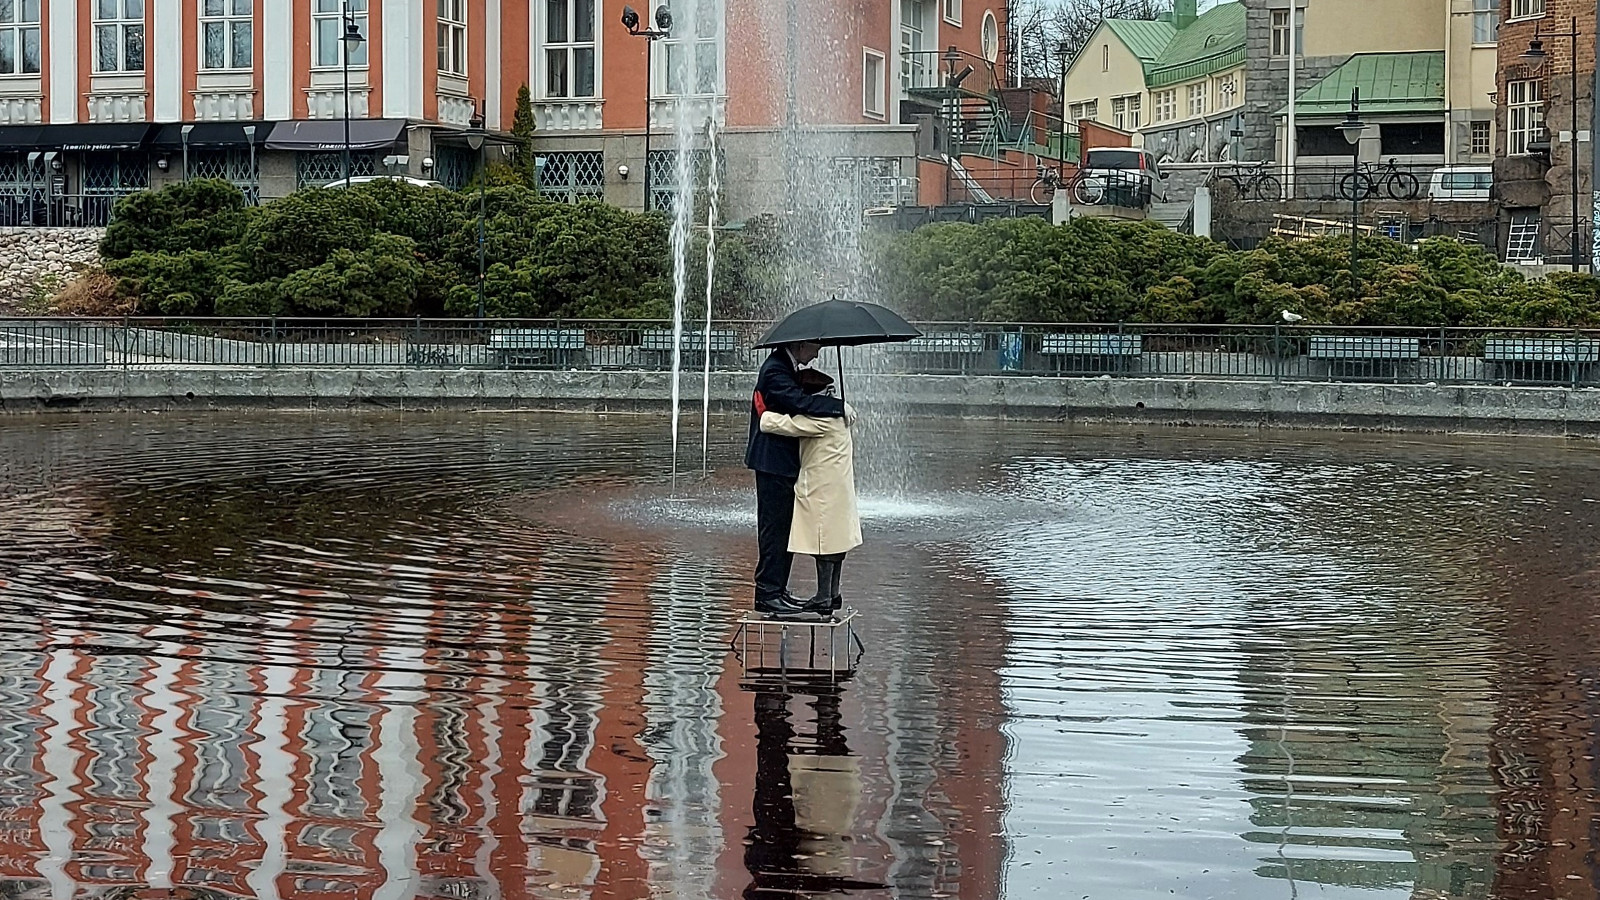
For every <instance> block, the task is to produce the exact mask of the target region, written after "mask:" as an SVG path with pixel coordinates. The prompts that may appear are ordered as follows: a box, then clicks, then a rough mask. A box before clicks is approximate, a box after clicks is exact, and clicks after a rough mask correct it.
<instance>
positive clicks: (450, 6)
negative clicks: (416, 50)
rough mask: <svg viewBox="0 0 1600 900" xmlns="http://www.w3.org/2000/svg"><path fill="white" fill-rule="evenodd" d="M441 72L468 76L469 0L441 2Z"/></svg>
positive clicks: (443, 0)
mask: <svg viewBox="0 0 1600 900" xmlns="http://www.w3.org/2000/svg"><path fill="white" fill-rule="evenodd" d="M439 71H440V72H442V73H444V74H446V75H466V74H467V0H439Z"/></svg>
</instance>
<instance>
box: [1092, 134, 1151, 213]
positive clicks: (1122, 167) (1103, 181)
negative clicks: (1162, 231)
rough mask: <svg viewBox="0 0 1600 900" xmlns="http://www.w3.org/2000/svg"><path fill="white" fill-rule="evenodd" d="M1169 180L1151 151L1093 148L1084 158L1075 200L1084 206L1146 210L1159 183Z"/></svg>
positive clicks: (1128, 148) (1124, 148) (1127, 148)
mask: <svg viewBox="0 0 1600 900" xmlns="http://www.w3.org/2000/svg"><path fill="white" fill-rule="evenodd" d="M1166 177H1167V175H1166V173H1165V172H1162V171H1161V167H1160V166H1159V165H1157V163H1156V158H1155V155H1154V154H1152V153H1151V152H1150V151H1148V150H1141V149H1138V148H1135V147H1092V148H1090V149H1089V150H1088V151H1087V152H1086V153H1085V154H1084V160H1083V167H1082V170H1081V172H1080V174H1079V175H1078V178H1077V180H1076V182H1075V183H1074V185H1073V188H1072V200H1073V202H1075V203H1078V204H1080V205H1083V206H1095V205H1098V204H1101V203H1109V204H1111V205H1114V206H1127V207H1133V208H1135V209H1142V208H1144V207H1147V206H1149V205H1150V201H1151V200H1152V199H1155V198H1154V195H1155V193H1156V182H1157V181H1158V180H1164V179H1165V178H1166Z"/></svg>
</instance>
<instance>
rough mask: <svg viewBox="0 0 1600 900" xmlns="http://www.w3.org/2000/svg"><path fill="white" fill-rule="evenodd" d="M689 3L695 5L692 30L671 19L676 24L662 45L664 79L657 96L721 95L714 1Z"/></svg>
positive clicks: (684, 23) (719, 47) (720, 57)
mask: <svg viewBox="0 0 1600 900" xmlns="http://www.w3.org/2000/svg"><path fill="white" fill-rule="evenodd" d="M680 2H690V0H680ZM692 2H694V3H695V12H694V23H693V28H690V27H688V23H686V22H684V21H683V19H682V18H681V17H677V16H675V17H674V18H675V19H676V21H677V24H676V25H674V26H673V34H672V37H670V38H668V39H666V40H665V41H662V44H664V45H665V49H666V52H665V53H663V54H662V67H663V69H664V74H665V76H666V77H665V78H664V79H663V82H664V83H663V84H662V86H661V92H662V93H663V94H666V95H669V96H684V95H700V96H709V95H712V94H719V93H721V88H722V47H721V45H722V42H721V41H720V40H719V39H718V38H719V35H718V34H717V19H718V16H717V4H716V0H692ZM670 7H671V4H669V8H670Z"/></svg>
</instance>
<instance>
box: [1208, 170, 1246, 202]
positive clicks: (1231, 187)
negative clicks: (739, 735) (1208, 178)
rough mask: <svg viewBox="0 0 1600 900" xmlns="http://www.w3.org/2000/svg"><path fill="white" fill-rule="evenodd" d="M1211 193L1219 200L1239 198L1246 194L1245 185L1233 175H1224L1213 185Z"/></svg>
mask: <svg viewBox="0 0 1600 900" xmlns="http://www.w3.org/2000/svg"><path fill="white" fill-rule="evenodd" d="M1211 194H1212V196H1214V197H1216V198H1217V199H1218V200H1238V199H1239V198H1240V197H1243V196H1244V186H1243V185H1241V184H1240V183H1239V179H1238V178H1236V177H1234V176H1232V175H1224V176H1222V177H1221V178H1218V179H1217V180H1216V181H1215V182H1213V183H1212V185H1211Z"/></svg>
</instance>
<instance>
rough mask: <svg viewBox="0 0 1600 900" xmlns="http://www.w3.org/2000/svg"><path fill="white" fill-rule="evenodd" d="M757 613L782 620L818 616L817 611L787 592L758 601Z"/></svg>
mask: <svg viewBox="0 0 1600 900" xmlns="http://www.w3.org/2000/svg"><path fill="white" fill-rule="evenodd" d="M756 612H758V613H761V614H762V615H766V616H775V617H777V618H780V619H799V618H808V617H811V616H814V615H816V614H817V612H818V611H817V610H815V609H812V608H811V607H810V606H807V605H805V604H804V603H802V602H800V601H798V600H796V599H795V598H794V597H793V596H792V595H790V594H789V593H787V592H785V593H783V594H780V595H778V596H776V597H766V598H762V599H759V600H757V601H756Z"/></svg>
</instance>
